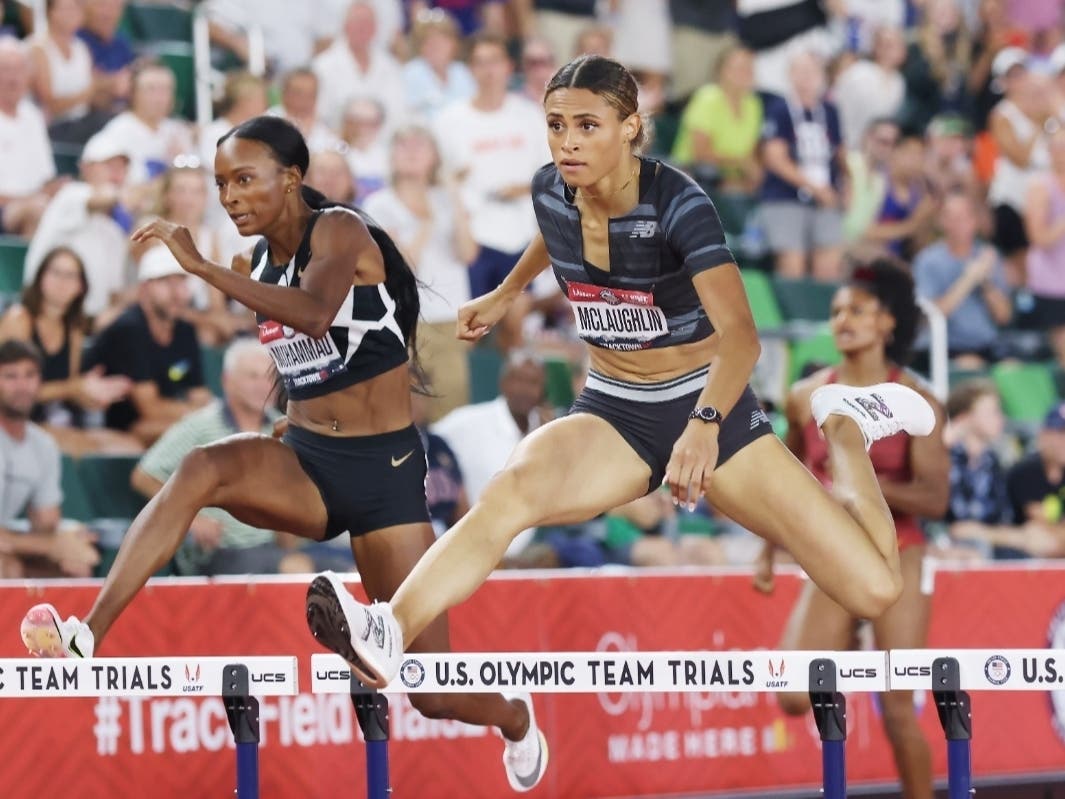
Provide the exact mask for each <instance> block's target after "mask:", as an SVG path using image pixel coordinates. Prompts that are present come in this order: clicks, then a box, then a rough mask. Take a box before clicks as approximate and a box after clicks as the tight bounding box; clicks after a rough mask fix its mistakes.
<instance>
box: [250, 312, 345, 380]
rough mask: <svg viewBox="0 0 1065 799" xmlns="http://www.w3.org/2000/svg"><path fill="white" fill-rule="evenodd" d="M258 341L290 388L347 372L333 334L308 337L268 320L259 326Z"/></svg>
mask: <svg viewBox="0 0 1065 799" xmlns="http://www.w3.org/2000/svg"><path fill="white" fill-rule="evenodd" d="M259 341H260V343H261V344H262V345H263V346H264V347H266V349H267V351H268V352H269V353H270V356H271V357H272V358H273V359H274V365H275V366H276V367H277V371H278V373H279V374H280V375H281V379H282V380H284V381H285V386H286V387H288V388H290V389H293V388H303V387H305V386H313V385H318V384H320V383H324V382H325V381H326V380H328V379H329V378H330V377H333V375H337V374H340V373H341V372H346V371H347V366H346V365H345V364H344V359H343V358H341V357H340V353H339V352H337V348H336V345H335V344H334V343H333V337H332V336H330V335H328V334H326V335H325V336H323V337H322V338H311V337H310V336H308V335H307V334H305V333H300V332H299V331H297V330H293V329H292V328H291V327H288V326H287V325H282V324H280V323H279V322H274V321H269V322H263V323H262V324H260V325H259Z"/></svg>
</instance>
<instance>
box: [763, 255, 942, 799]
mask: <svg viewBox="0 0 1065 799" xmlns="http://www.w3.org/2000/svg"><path fill="white" fill-rule="evenodd" d="M919 319H920V311H919V309H918V307H917V303H916V300H915V296H914V287H913V278H912V277H911V276H910V273H909V271H908V270H907V269H906V268H905V266H903V265H901V264H898V263H897V262H895V261H892V260H888V259H886V258H883V259H877V260H875V261H873V262H871V263H869V264H866V265H861V266H858V267H857V268H856V269H855V270H854V272H853V274H852V275H851V278H850V280H849V281H847V282H846V283H845V284H844V285H843V286H841V287H840V289H839V290H838V291H837V292H836V295H835V297H833V299H832V312H831V320H830V324H831V328H832V335H833V336H834V338H835V341H836V348H837V349H838V350H839V352H840V354H841V355H842V356H843V360H842V362H841V363H840V364H839V366H838V367H833V368H829V369H821V370H820V371H818V372H815V373H814V374H812V375H810V376H809V377H807V378H806V379H804V380H800V381H799V382H798V383H796V384H795V385H794V386H793V387H792V389H791V391H790V392H789V394H788V398H787V403H786V414H787V418H788V434H787V439H786V443H787V445H788V448H789V449H790V450H791V451H792V452H793V453H794V454H795V456H796V457H797V458H799V459H800V460H801V461H803V463H805V464H806V466H807V468H809V469H810V471H811V472H813V474H814V475H815V476H816V477H817V478H818V479H819V480H820V481H821V482H822V483H823V484H825V485H826V486H829V485H830V484H831V474H832V464H831V460H830V457H829V450H828V447H827V445H826V443H825V440H824V438H823V437H822V435H821V431H820V430H819V429H818V428H817V424H816V423H815V422H814V420H813V418H812V416H811V414H810V395H811V394H812V393H813V392H814V390H816V389H817V388H819V387H821V386H823V385H826V384H828V383H843V384H846V385H853V386H867V385H873V384H876V383H885V382H895V383H901V384H902V385H905V386H909V387H910V388H912V389H914V390H915V391H917V392H918V393H920V394H921V395H922V396H923V397H924V398H925V399H926V400H928V402H929V403H930V404H931V405H932V407H933V408H934V409H935V413H936V427H935V430H934V431H933V433H932V435H929V436H923V437H911V436H909V435H908V434H906V433H904V432H903V433H897V434H895V435H892V436H888V437H887V438H882V439H880V440H879V441H876V442H874V443H873V445H872V446H871V447H870V449H869V458H870V460H871V461H872V464H873V470H874V471H875V472H876V476H877V479H878V481H879V483H880V488H881V490H882V491H883V494H884V498H885V499H886V500H887V504H888V507H889V508H890V510H891V515H892V517H893V518H894V521H895V530H896V532H897V534H898V544H899V560H900V564H901V571H902V594H901V596H900V597H899V599H898V601H897V602H896V603H895V604H894V605H893V606H892V607H890V608H889V609H888V610H887V611H886V612H885V613H884V614H883V615H882V616H880V617H879V618H878V619H875V620H874V621H873V622H872V629H873V635H874V637H875V639H876V646H877V647H878V648H880V649H918V648H923V647H924V646H925V643H926V639H927V635H928V620H929V610H930V605H931V596H930V595H929V594H928V593H925V592H924V591H923V590H922V585H921V569H922V564H923V562H924V553H925V537H924V533H923V532H922V529H921V525H920V522H919V521H918V520H919V519H920V518H925V519H938V518H941V517H942V516H943V515H944V514H945V513H946V510H947V503H948V499H949V486H950V479H949V478H950V457H949V455H948V452H947V448H946V444H945V443H944V442H943V425H944V421H945V416H944V411H943V407H942V405H941V404H940V402H939V401H938V400H937V399H936V398H935V397H934V396H933V395H932V394H931V392H930V391H929V389H928V387H927V386H926V385H925V384H924V382H923V381H922V380H921V379H920V378H919V377H917V376H916V375H915V374H913V373H912V372H910V371H908V370H906V369H905V368H904V364H905V363H906V362H907V361H908V359H909V356H910V348H911V345H912V344H913V339H914V336H915V334H916V332H917V324H918V321H919ZM774 554H775V552H774V548H773V547H772V545H767V546H766V547H765V548H764V549H763V551H762V555H761V557H760V558H759V560H758V563H757V568H756V573H755V587H756V588H757V589H758V590H760V591H763V592H765V593H769V592H770V591H772V590H773V560H774ZM860 621H861V620H860V619H858V618H856V617H855V616H854V615H853V614H852V613H850V612H848V611H847V610H845V609H844V608H843V607H842V606H840V605H839V604H837V603H836V602H834V601H833V600H832V599H830V598H829V597H828V596H827V595H826V594H825V592H824V591H822V590H821V589H820V588H818V587H817V586H816V585H814V583H813V582H809V581H808V582H807V583H806V584H805V586H804V587H803V591H802V594H801V595H800V597H799V601H798V602H797V603H796V605H795V608H794V610H793V611H792V613H791V618H790V619H789V621H788V624H787V626H786V627H785V629H784V635H783V638H782V640H781V642H780V649H782V650H794V649H816V650H841V649H848V648H851V647H852V646H853V644H854V639H855V631H856V627H857V625H858V624H859V622H860ZM779 696H780V705H781V708H782V709H783V710H784V711H785V712H786V713H789V714H794V715H801V714H803V713H805V712H806V711H807V710H809V709H810V702H809V697H808V696H807V695H806V694H780V695H779ZM880 705H881V710H882V713H883V722H884V730H885V732H886V733H887V737H888V740H889V741H890V743H891V747H892V750H893V753H894V756H895V763H896V766H897V767H898V771H899V778H900V781H901V783H902V791H903V793H902V795H903V796H904V797H906V799H932V796H933V787H932V762H931V755H930V754H929V749H928V742H927V741H926V740H925V737H924V734H923V733H922V731H921V729H920V727H919V726H918V723H917V714H916V713H915V712H914V706H913V695H912V692H909V691H893V692H891V693H886V694H882V695H881V697H880Z"/></svg>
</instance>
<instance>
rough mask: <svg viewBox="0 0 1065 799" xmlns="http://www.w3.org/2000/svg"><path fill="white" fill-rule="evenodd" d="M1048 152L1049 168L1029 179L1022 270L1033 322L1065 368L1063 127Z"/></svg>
mask: <svg viewBox="0 0 1065 799" xmlns="http://www.w3.org/2000/svg"><path fill="white" fill-rule="evenodd" d="M1049 151H1050V152H1049V157H1050V171H1049V172H1048V173H1047V174H1045V175H1037V176H1034V177H1033V178H1032V180H1031V181H1030V182H1029V188H1028V194H1027V200H1026V207H1025V214H1024V221H1025V230H1026V236H1027V238H1028V240H1029V242H1030V243H1031V247H1030V248H1029V250H1028V258H1027V268H1026V270H1025V271H1026V275H1027V283H1028V290H1029V291H1030V292H1031V293H1032V297H1033V299H1034V301H1035V308H1034V312H1035V323H1036V325H1037V326H1038V327H1039V329H1040V330H1044V331H1046V333H1047V334H1048V335H1049V336H1050V344H1051V346H1052V347H1053V349H1054V354H1055V356H1056V357H1057V359H1058V363H1059V364H1061V366H1062V367H1065V128H1060V127H1059V128H1058V129H1057V130H1055V132H1054V133H1053V134H1052V135H1051V136H1050V140H1049Z"/></svg>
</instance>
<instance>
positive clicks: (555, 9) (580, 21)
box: [514, 0, 607, 61]
mask: <svg viewBox="0 0 1065 799" xmlns="http://www.w3.org/2000/svg"><path fill="white" fill-rule="evenodd" d="M514 5H515V10H516V11H517V12H518V17H519V26H520V30H521V35H522V36H523V37H529V36H533V35H537V36H542V37H543V38H545V39H547V41H549V42H550V43H551V50H552V52H554V53H555V54H556V55H557V56H558V57H559V59H560V60H563V61H566V60H569V59H570V58H572V57H575V56H578V55H580V54H581V53H582V52H592V51H590V50H589V51H584V50H581V49H579V44H578V38H579V37H580V35H581V33H582V32H584V31H585V30H586V29H587V28H588V27H589V26H592V25H594V24H595V17H596V0H516V2H515V3H514ZM597 52H598V51H597ZM601 55H607V53H601Z"/></svg>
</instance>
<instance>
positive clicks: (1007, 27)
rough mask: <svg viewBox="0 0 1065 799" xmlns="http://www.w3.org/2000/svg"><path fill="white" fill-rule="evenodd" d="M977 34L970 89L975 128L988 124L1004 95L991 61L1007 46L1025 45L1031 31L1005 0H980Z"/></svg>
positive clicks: (974, 42)
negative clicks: (1018, 20) (1017, 19)
mask: <svg viewBox="0 0 1065 799" xmlns="http://www.w3.org/2000/svg"><path fill="white" fill-rule="evenodd" d="M976 25H977V27H976V28H973V29H972V30H974V31H976V32H977V34H976V38H975V39H974V41H973V55H972V66H971V67H970V69H969V75H968V80H967V84H968V91H969V94H970V96H971V97H972V98H973V100H972V114H971V119H972V122H973V125H974V126H975V129H976V130H984V129H986V128H987V118H988V115H989V114H990V113H991V109H992V108H994V107H995V105H996V104H997V103H998V101H999V100H1000V99H1002V95H1001V88H1000V86H999V85H998V84H999V82H1000V81H999V80H998V79H997V78H996V77H995V76H993V75H992V74H991V65H992V64H993V63H994V60H995V58H996V57H997V56H998V54H999V53H1000V52H1002V51H1003V50H1004V49H1006V48H1007V47H1024V46H1025V45H1026V44H1027V41H1028V34H1027V33H1025V32H1024V31H1023V30H1021V29H1020V28H1018V27H1017V26H1016V23H1015V21H1014V20H1013V19H1011V17H1010V15H1009V11H1008V9H1007V8H1006V0H980V2H979V7H978V9H977V19H976Z"/></svg>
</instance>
